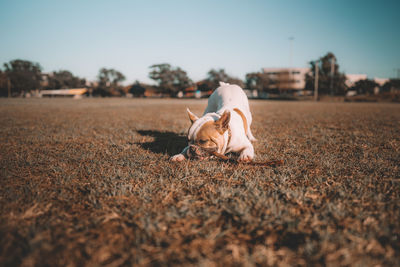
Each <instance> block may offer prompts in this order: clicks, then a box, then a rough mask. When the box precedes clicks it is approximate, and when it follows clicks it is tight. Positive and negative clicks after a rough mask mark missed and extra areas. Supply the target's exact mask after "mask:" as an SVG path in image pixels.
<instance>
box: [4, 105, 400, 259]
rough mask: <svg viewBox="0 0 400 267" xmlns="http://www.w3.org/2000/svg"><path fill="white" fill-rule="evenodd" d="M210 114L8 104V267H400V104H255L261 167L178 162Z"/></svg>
mask: <svg viewBox="0 0 400 267" xmlns="http://www.w3.org/2000/svg"><path fill="white" fill-rule="evenodd" d="M186 106H190V108H191V109H192V111H194V112H195V113H197V114H198V115H200V114H201V112H202V110H203V109H204V108H205V106H206V102H205V101H193V100H181V101H178V100H132V99H84V100H79V101H74V100H70V99H29V100H27V99H11V100H7V99H1V100H0V112H1V113H0V114H1V117H0V126H1V128H0V131H1V135H0V139H1V140H0V144H1V146H0V155H1V158H0V164H1V170H0V177H1V184H0V216H1V217H0V236H1V238H0V265H2V266H15V265H21V266H38V265H40V266H67V265H68V266H82V265H87V266H98V265H107V266H120V265H132V264H135V265H142V266H158V265H183V266H190V265H200V266H213V265H218V266H221V265H229V266H231V265H237V266H240V265H243V266H252V265H260V266H264V265H272V266H277V265H279V266H285V265H321V266H323V265H328V266H337V265H356V266H375V265H385V266H396V265H397V266H398V265H399V264H400V260H399V259H400V223H399V221H400V204H399V203H400V167H399V166H400V153H399V152H400V105H396V104H365V103H364V104H362V103H360V104H349V103H317V104H316V103H312V102H267V101H254V102H251V108H252V111H253V117H254V123H253V129H254V130H253V133H254V135H255V136H256V138H258V140H259V141H258V142H257V143H255V151H256V160H272V159H283V160H284V165H283V166H278V167H275V168H271V167H269V168H263V167H257V166H237V165H234V164H231V163H223V162H220V161H213V160H210V161H203V162H195V161H191V162H185V163H182V164H176V163H170V162H169V161H168V159H169V157H170V156H171V155H173V154H175V153H177V152H179V151H180V150H181V149H182V148H183V147H184V146H185V143H186V141H185V133H186V131H187V127H188V125H189V121H188V119H187V117H186V114H185V107H186Z"/></svg>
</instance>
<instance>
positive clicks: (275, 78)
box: [262, 68, 310, 93]
mask: <svg viewBox="0 0 400 267" xmlns="http://www.w3.org/2000/svg"><path fill="white" fill-rule="evenodd" d="M262 71H263V73H265V74H267V76H268V79H269V85H268V90H269V91H272V92H276V93H299V92H300V91H303V90H304V87H305V85H306V74H307V73H308V72H309V71H310V68H263V69H262Z"/></svg>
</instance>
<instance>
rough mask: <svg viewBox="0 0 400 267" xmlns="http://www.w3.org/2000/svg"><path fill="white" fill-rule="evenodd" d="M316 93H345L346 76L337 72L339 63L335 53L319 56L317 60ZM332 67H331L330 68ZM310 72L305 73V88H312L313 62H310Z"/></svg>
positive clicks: (313, 77) (313, 76) (313, 79)
mask: <svg viewBox="0 0 400 267" xmlns="http://www.w3.org/2000/svg"><path fill="white" fill-rule="evenodd" d="M317 62H318V63H317V64H318V75H319V78H318V93H319V94H322V95H323V94H325V95H328V94H330V95H345V94H346V90H347V88H346V85H345V81H346V76H345V75H344V74H343V73H340V72H339V65H338V64H337V59H336V57H335V55H334V54H333V53H331V52H329V53H327V54H326V55H325V56H323V57H321V58H320V59H319V60H318V61H317ZM332 67H333V68H332ZM310 68H311V72H310V73H308V74H307V75H306V89H307V90H314V81H315V62H314V61H311V62H310Z"/></svg>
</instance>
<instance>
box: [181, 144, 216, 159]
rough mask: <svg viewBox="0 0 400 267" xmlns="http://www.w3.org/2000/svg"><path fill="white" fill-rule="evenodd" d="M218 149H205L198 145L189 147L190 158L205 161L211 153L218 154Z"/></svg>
mask: <svg viewBox="0 0 400 267" xmlns="http://www.w3.org/2000/svg"><path fill="white" fill-rule="evenodd" d="M217 150H218V149H217V148H203V147H200V146H197V145H193V144H192V145H189V150H188V156H189V157H190V158H196V159H203V158H206V157H209V156H210V153H211V152H216V151H217Z"/></svg>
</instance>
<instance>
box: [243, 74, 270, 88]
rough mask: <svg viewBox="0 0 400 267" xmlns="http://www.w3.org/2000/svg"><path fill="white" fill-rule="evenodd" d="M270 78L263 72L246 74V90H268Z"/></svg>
mask: <svg viewBox="0 0 400 267" xmlns="http://www.w3.org/2000/svg"><path fill="white" fill-rule="evenodd" d="M269 84H270V80H269V77H268V75H267V74H266V73H263V72H252V73H247V74H246V88H248V89H251V90H257V91H266V90H268V85H269Z"/></svg>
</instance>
